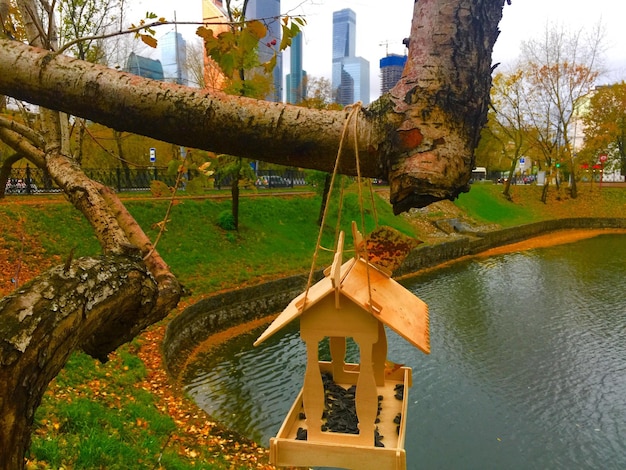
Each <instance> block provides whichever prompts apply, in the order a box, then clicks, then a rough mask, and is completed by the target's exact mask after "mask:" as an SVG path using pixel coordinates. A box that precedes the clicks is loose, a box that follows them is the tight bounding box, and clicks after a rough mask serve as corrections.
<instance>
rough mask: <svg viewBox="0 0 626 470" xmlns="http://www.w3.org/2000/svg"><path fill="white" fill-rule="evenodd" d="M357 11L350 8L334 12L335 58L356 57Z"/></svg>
mask: <svg viewBox="0 0 626 470" xmlns="http://www.w3.org/2000/svg"><path fill="white" fill-rule="evenodd" d="M355 47H356V13H355V12H354V11H352V10H350V9H349V8H345V9H343V10H339V11H336V12H334V13H333V60H335V59H341V58H343V57H354V55H355Z"/></svg>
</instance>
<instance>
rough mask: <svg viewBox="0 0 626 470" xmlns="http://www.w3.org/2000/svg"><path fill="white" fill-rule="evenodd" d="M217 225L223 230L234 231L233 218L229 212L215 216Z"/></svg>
mask: <svg viewBox="0 0 626 470" xmlns="http://www.w3.org/2000/svg"><path fill="white" fill-rule="evenodd" d="M217 225H218V226H219V227H220V228H223V229H224V230H235V229H236V228H237V227H236V226H235V218H234V217H233V214H232V213H231V212H230V211H222V212H220V215H218V216H217Z"/></svg>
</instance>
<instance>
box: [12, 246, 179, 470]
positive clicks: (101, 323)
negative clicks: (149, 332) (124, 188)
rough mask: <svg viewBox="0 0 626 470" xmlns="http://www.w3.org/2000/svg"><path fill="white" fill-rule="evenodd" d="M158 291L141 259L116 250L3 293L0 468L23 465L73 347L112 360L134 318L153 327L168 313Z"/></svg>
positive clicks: (20, 466)
mask: <svg viewBox="0 0 626 470" xmlns="http://www.w3.org/2000/svg"><path fill="white" fill-rule="evenodd" d="M157 295H158V290H157V285H156V283H155V282H154V279H153V278H152V276H151V275H150V274H149V272H148V271H147V270H146V269H145V266H143V264H142V263H141V261H140V260H139V261H134V262H133V261H131V260H129V259H128V258H127V257H120V256H113V257H104V258H102V259H94V258H84V259H80V260H76V261H75V262H73V263H71V265H70V266H69V267H68V268H67V269H66V267H64V266H59V267H56V268H53V269H51V270H50V271H48V272H47V273H45V274H44V275H42V276H41V277H39V278H38V279H37V280H36V281H34V282H31V283H28V284H26V285H24V286H23V287H22V288H21V289H19V291H17V292H15V293H14V294H12V295H9V296H7V297H5V298H3V299H2V300H0V366H1V367H0V416H2V426H0V449H3V455H0V469H3V470H4V469H7V470H8V469H18V468H23V464H24V462H23V456H24V454H25V451H26V449H27V448H28V445H29V443H30V428H31V426H32V423H33V418H34V414H35V410H36V409H37V406H39V403H40V402H41V398H42V396H43V393H44V392H45V390H46V387H47V385H48V382H49V381H50V380H52V379H53V378H54V377H55V376H56V375H57V374H58V372H59V370H60V369H61V368H62V367H63V366H64V365H65V362H66V361H67V358H68V356H69V355H70V354H71V353H72V351H74V350H75V349H76V348H79V347H83V349H86V350H87V351H88V352H89V353H90V354H92V355H94V356H96V357H99V358H102V359H105V358H106V356H107V354H108V353H109V352H111V351H112V350H113V349H115V348H116V347H117V346H119V344H121V342H124V341H128V340H129V339H131V338H132V337H133V336H130V337H129V336H128V334H127V333H128V328H126V326H125V325H127V324H128V323H129V322H133V323H135V324H143V325H144V327H145V326H146V325H149V324H151V323H154V322H156V321H158V320H159V319H161V318H163V316H164V315H165V314H167V313H168V311H169V310H165V311H159V310H158V309H156V308H155V305H156V302H157ZM115 327H117V330H118V331H115ZM132 334H135V335H136V334H137V333H136V331H133V332H132ZM8 449H11V452H6V453H4V450H8Z"/></svg>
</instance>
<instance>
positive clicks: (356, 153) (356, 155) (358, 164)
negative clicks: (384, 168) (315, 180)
mask: <svg viewBox="0 0 626 470" xmlns="http://www.w3.org/2000/svg"><path fill="white" fill-rule="evenodd" d="M357 124H358V123H357V120H356V119H355V120H354V123H353V125H354V130H353V137H354V159H355V163H356V177H357V190H358V195H359V210H360V212H361V233H363V234H364V235H365V234H366V233H367V232H366V231H365V211H364V209H363V194H362V190H361V162H360V158H359V146H358V125H357ZM355 249H356V251H357V257H358V256H360V254H359V248H358V247H355ZM363 253H364V256H365V273H366V277H367V293H368V296H369V309H370V313H374V309H373V306H372V285H371V281H370V263H369V260H370V257H369V253H368V249H367V241H366V239H365V238H363Z"/></svg>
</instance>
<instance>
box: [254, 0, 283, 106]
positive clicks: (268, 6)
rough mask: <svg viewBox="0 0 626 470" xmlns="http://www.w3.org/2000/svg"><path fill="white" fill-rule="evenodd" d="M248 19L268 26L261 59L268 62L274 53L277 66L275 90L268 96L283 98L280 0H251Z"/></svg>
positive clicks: (271, 99)
mask: <svg viewBox="0 0 626 470" xmlns="http://www.w3.org/2000/svg"><path fill="white" fill-rule="evenodd" d="M245 16H246V19H249V20H252V19H258V20H261V21H263V23H264V24H265V26H266V27H267V34H266V35H265V37H264V38H263V39H261V41H259V61H260V62H262V63H263V62H267V61H268V60H270V59H271V58H272V57H273V55H274V54H277V57H276V67H274V72H273V90H272V92H271V93H270V95H269V96H267V97H266V99H268V100H269V101H278V102H279V101H282V100H283V55H282V53H281V52H279V48H280V33H281V28H280V0H250V1H249V2H248V6H247V8H246V11H245Z"/></svg>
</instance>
